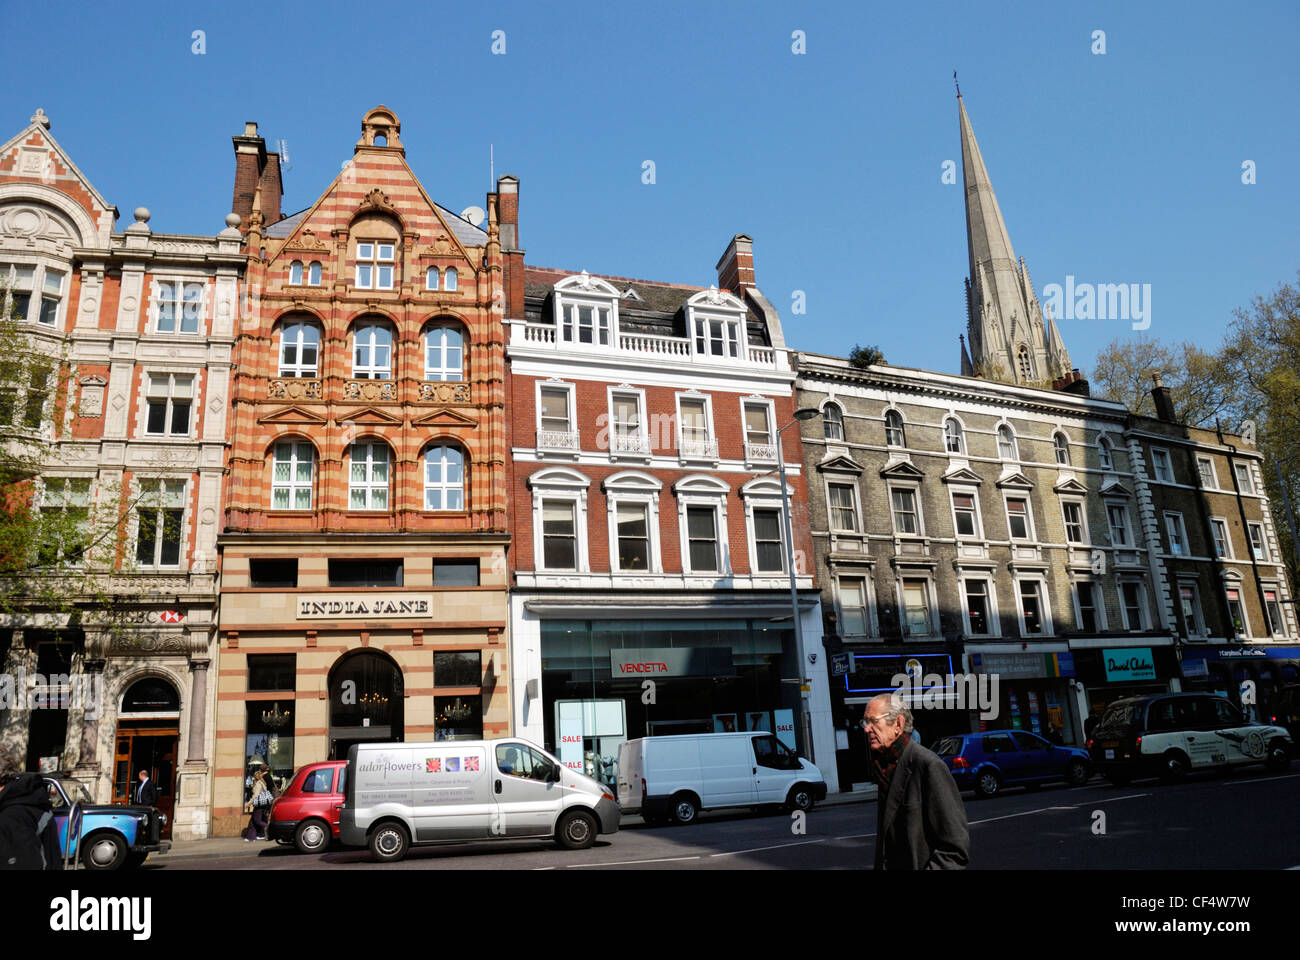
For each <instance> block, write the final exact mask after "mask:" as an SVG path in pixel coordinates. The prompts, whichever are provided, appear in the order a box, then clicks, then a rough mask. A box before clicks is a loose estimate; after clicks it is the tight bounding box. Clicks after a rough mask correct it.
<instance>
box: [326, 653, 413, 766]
mask: <svg viewBox="0 0 1300 960" xmlns="http://www.w3.org/2000/svg"><path fill="white" fill-rule="evenodd" d="M329 696H330V759H331V760H346V759H347V756H348V748H349V747H350V746H352V744H354V743H387V742H393V743H396V742H399V741H401V740H402V737H403V732H404V731H405V729H406V723H405V715H404V709H403V707H404V703H403V686H402V670H401V668H400V667H399V666H398V665H397V663H396V661H394V660H393V658H392V657H390V656H388V655H387V654H386V653H380V652H378V651H376V650H355V651H353V652H352V653H348V654H344V655H343V656H342V657H340V658H339V659H338V660H337V661H336V662H335V664H334V666H333V668H332V669H331V670H330V676H329Z"/></svg>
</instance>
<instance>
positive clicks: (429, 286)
mask: <svg viewBox="0 0 1300 960" xmlns="http://www.w3.org/2000/svg"><path fill="white" fill-rule="evenodd" d="M424 289H426V290H437V289H438V268H437V267H430V268H429V269H428V270H427V271H425V274H424Z"/></svg>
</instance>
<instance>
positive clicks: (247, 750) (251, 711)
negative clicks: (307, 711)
mask: <svg viewBox="0 0 1300 960" xmlns="http://www.w3.org/2000/svg"><path fill="white" fill-rule="evenodd" d="M294 703H295V701H294V700H293V698H292V697H291V696H290V697H286V698H285V699H284V700H250V701H248V703H247V704H246V714H245V716H246V726H245V736H244V761H245V768H244V769H245V772H246V775H245V778H244V789H245V797H244V799H245V800H247V799H248V794H249V793H250V792H251V788H252V780H253V778H252V774H253V772H254V770H255V768H256V767H258V766H261V765H262V764H266V765H267V766H268V767H270V768H271V776H272V777H273V778H274V780H275V786H277V787H283V786H284V785H285V784H287V783H288V782H289V780H290V778H292V777H293V770H294V753H293V748H294V725H295V721H296V719H297V718H296V717H295V716H294V712H295V711H294V710H293V706H294Z"/></svg>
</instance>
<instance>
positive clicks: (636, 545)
mask: <svg viewBox="0 0 1300 960" xmlns="http://www.w3.org/2000/svg"><path fill="white" fill-rule="evenodd" d="M649 515H650V505H649V504H646V503H623V502H619V503H618V504H617V506H616V508H615V521H614V522H615V526H616V530H617V533H618V551H617V558H618V568H617V569H618V570H619V571H639V572H641V573H644V572H646V571H647V570H649V569H650V560H651V557H650V519H649Z"/></svg>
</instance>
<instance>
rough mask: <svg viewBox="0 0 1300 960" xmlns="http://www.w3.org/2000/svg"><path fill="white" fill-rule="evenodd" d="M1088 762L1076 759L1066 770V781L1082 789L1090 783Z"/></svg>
mask: <svg viewBox="0 0 1300 960" xmlns="http://www.w3.org/2000/svg"><path fill="white" fill-rule="evenodd" d="M1088 776H1089V772H1088V762H1087V761H1086V760H1079V759H1077V758H1076V759H1074V760H1071V761H1070V765H1069V767H1067V768H1066V770H1065V781H1066V783H1068V784H1069V785H1070V786H1072V787H1081V786H1083V785H1084V784H1085V783H1087V782H1088Z"/></svg>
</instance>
